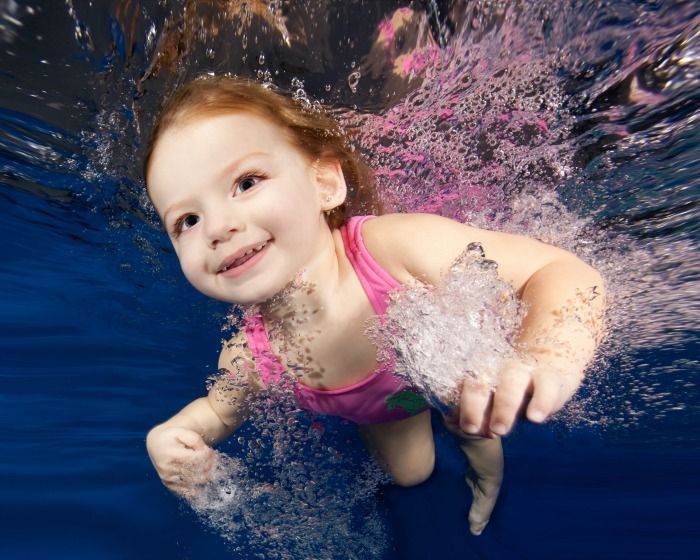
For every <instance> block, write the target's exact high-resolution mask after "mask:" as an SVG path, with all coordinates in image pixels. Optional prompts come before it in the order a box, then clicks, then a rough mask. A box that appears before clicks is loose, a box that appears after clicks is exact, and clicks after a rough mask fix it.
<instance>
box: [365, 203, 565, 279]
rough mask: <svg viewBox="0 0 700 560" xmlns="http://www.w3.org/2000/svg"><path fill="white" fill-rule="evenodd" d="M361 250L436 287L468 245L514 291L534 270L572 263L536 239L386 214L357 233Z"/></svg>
mask: <svg viewBox="0 0 700 560" xmlns="http://www.w3.org/2000/svg"><path fill="white" fill-rule="evenodd" d="M363 237H364V240H365V245H366V246H367V250H368V251H369V252H370V253H371V254H372V255H373V256H374V257H375V259H376V260H377V261H378V262H379V263H380V264H381V265H382V266H385V267H386V268H387V271H388V272H391V273H392V274H393V273H394V272H393V271H397V274H399V275H400V276H396V278H397V279H399V280H400V281H402V282H404V281H405V280H404V279H405V278H406V275H407V276H408V277H412V278H415V279H418V280H420V281H421V282H426V283H429V284H436V283H437V282H439V280H440V278H441V277H442V276H443V275H444V274H445V273H446V272H447V271H448V270H449V268H450V267H451V266H452V264H453V263H454V262H455V260H456V259H457V258H458V257H459V256H460V255H461V254H462V253H463V252H464V251H465V250H466V249H467V247H468V245H469V244H470V243H479V244H481V246H482V248H483V250H484V252H485V254H486V258H487V259H490V260H493V261H495V262H496V263H498V272H499V275H500V276H501V277H502V278H503V279H504V280H506V281H507V282H509V283H510V284H511V285H512V286H513V287H514V288H515V289H516V290H519V289H520V288H521V287H523V286H524V284H525V283H526V282H527V281H528V279H529V278H530V277H531V276H532V275H533V274H534V273H535V272H536V271H537V270H540V269H542V268H543V267H545V266H547V265H548V264H550V263H552V262H554V261H562V260H569V259H575V257H574V256H573V255H572V254H570V253H568V252H567V251H564V250H563V249H560V248H557V247H554V246H552V245H547V244H545V243H542V242H540V241H538V240H536V239H532V238H529V237H524V236H522V235H514V234H510V233H502V232H497V231H490V230H484V229H479V228H475V227H472V226H469V225H467V224H462V223H460V222H457V221H455V220H451V219H449V218H443V217H442V216H437V215H434V214H386V215H384V216H379V217H377V218H375V219H374V220H368V221H367V222H366V223H365V225H364V229H363Z"/></svg>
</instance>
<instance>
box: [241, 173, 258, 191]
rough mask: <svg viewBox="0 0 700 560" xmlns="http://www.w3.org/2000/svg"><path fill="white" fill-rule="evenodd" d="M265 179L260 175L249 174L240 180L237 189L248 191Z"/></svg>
mask: <svg viewBox="0 0 700 560" xmlns="http://www.w3.org/2000/svg"><path fill="white" fill-rule="evenodd" d="M262 179H263V177H262V176H260V175H248V176H246V177H243V178H241V179H239V180H238V183H237V185H236V190H237V191H239V192H246V191H247V190H248V189H252V188H253V187H254V186H255V185H257V184H258V183H259V182H260V181H261V180H262Z"/></svg>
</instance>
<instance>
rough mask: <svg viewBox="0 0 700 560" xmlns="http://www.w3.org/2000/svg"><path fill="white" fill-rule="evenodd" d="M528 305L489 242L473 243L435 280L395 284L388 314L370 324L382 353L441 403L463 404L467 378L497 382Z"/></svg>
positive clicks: (483, 382) (488, 383)
mask: <svg viewBox="0 0 700 560" xmlns="http://www.w3.org/2000/svg"><path fill="white" fill-rule="evenodd" d="M522 313H523V309H522V305H521V304H520V302H519V300H518V299H517V297H516V296H515V294H514V292H513V289H512V288H511V286H510V285H509V284H507V283H506V282H504V281H503V280H502V279H500V277H499V276H498V273H497V265H496V263H495V262H494V261H491V260H488V259H486V258H485V255H484V251H483V248H482V247H481V245H480V244H478V243H471V244H470V245H469V246H468V247H467V250H466V251H465V252H464V253H463V254H462V255H460V257H459V258H458V259H457V260H456V261H455V262H454V263H453V265H452V266H451V267H450V269H449V271H448V272H447V273H446V274H445V275H444V276H443V277H442V278H441V280H440V283H439V284H438V285H436V286H430V285H426V284H419V285H416V286H413V287H409V288H406V289H405V290H401V291H398V292H395V293H393V294H392V296H391V302H390V304H389V308H388V309H387V312H386V315H385V316H383V317H382V318H381V319H377V320H376V321H375V322H374V323H373V324H372V325H371V326H370V328H369V331H368V332H369V335H370V337H371V338H372V339H373V340H374V341H375V342H376V344H377V346H378V348H379V349H380V358H381V359H382V360H390V359H392V358H393V359H394V360H395V366H396V371H397V372H399V373H400V374H401V375H404V376H405V377H406V378H407V379H408V380H409V381H410V382H411V383H412V384H413V385H414V386H416V387H417V388H419V389H421V392H422V393H423V394H424V395H427V396H429V397H430V398H431V401H432V402H433V404H434V405H435V406H437V407H438V408H440V409H445V408H446V407H449V406H457V405H458V404H459V393H460V391H461V388H462V384H463V383H464V382H467V383H473V384H479V385H481V386H487V387H495V386H496V385H497V383H498V374H499V371H501V369H502V368H503V366H504V364H505V363H506V361H507V360H510V359H513V358H515V357H517V354H518V353H517V351H516V350H515V346H514V344H515V337H516V335H517V331H518V325H519V324H520V321H521V319H522Z"/></svg>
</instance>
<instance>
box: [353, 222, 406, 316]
mask: <svg viewBox="0 0 700 560" xmlns="http://www.w3.org/2000/svg"><path fill="white" fill-rule="evenodd" d="M374 217H375V216H353V217H352V218H350V219H349V220H348V221H347V222H346V223H345V224H344V225H343V227H342V228H341V229H340V233H341V235H342V236H343V245H344V246H345V254H346V255H347V257H348V260H349V261H350V264H352V267H353V269H354V270H355V274H356V275H357V278H358V279H359V280H360V284H362V288H363V289H364V291H365V293H366V294H367V298H368V299H369V301H370V303H371V304H372V308H373V309H374V312H375V313H376V314H377V315H383V314H384V312H385V311H386V308H387V307H388V304H389V292H391V291H393V290H396V289H397V288H399V287H400V286H401V284H400V282H399V281H398V280H396V278H394V277H393V276H391V274H389V273H388V272H387V271H386V270H384V268H382V266H381V265H380V264H379V263H378V262H377V261H376V260H375V259H374V257H373V256H372V255H371V254H370V253H369V251H368V250H367V247H366V246H365V242H364V239H363V238H362V224H364V223H365V222H366V221H367V220H371V219H372V218H374Z"/></svg>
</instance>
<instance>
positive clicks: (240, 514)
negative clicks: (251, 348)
mask: <svg viewBox="0 0 700 560" xmlns="http://www.w3.org/2000/svg"><path fill="white" fill-rule="evenodd" d="M234 369H236V368H234ZM238 371H240V368H238ZM230 375H231V374H230V373H229V372H228V371H224V372H222V373H221V374H220V375H217V376H215V377H213V378H211V379H210V382H211V383H217V384H219V385H217V386H220V387H222V390H220V391H219V392H218V394H219V396H220V398H223V399H225V398H228V397H227V394H229V393H235V388H236V387H235V384H236V382H235V380H234V381H231V378H230ZM232 383H233V386H232V385H231V384H232ZM236 394H237V393H236ZM235 404H236V405H237V406H240V407H242V408H245V409H246V410H247V413H248V424H247V425H246V426H245V427H244V428H243V429H242V430H241V431H240V432H239V433H238V435H237V437H236V438H235V441H233V442H231V443H230V444H229V445H230V447H231V449H230V450H228V451H229V453H224V452H219V453H217V464H216V467H215V469H214V472H213V474H212V476H211V479H210V481H209V482H208V483H207V484H206V485H205V486H204V487H203V488H202V489H201V491H200V492H199V493H198V494H197V495H195V496H194V497H192V498H190V499H189V503H190V506H191V507H192V509H193V510H194V511H195V512H196V513H197V514H198V515H199V516H200V518H201V519H202V520H203V522H205V523H206V524H207V525H208V526H210V527H212V528H214V529H215V530H216V531H217V532H218V533H219V534H221V535H222V536H223V537H224V538H225V539H226V540H227V541H228V542H229V543H230V545H231V548H232V551H233V552H235V553H241V554H245V555H246V557H251V556H252V557H255V558H264V559H273V560H277V559H279V560H287V559H289V560H294V559H297V558H318V559H319V560H326V559H327V560H332V559H335V558H348V559H358V560H359V559H365V558H368V559H372V558H382V557H383V554H384V553H385V552H386V549H387V546H388V543H387V540H386V531H385V526H384V521H383V517H382V515H381V513H380V511H379V510H378V509H377V503H376V500H375V499H374V498H375V495H376V492H377V488H378V486H379V485H380V484H383V483H386V482H387V478H386V475H385V474H384V473H383V472H382V470H381V469H380V468H379V466H378V465H377V464H376V462H375V461H374V460H373V459H372V458H370V457H369V456H368V455H366V454H363V453H357V450H356V449H353V445H352V443H349V442H348V441H339V440H338V437H337V436H329V435H327V433H326V425H325V424H324V423H323V422H321V421H320V420H318V419H317V418H314V417H312V416H310V415H308V414H307V413H304V412H302V411H300V410H299V409H298V407H297V404H296V401H295V399H294V388H293V380H292V379H284V380H281V381H280V382H279V383H275V384H271V385H270V386H269V387H267V388H265V389H263V390H261V391H260V392H259V393H256V394H254V395H251V396H249V397H246V398H245V399H244V400H243V402H237V403H235Z"/></svg>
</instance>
